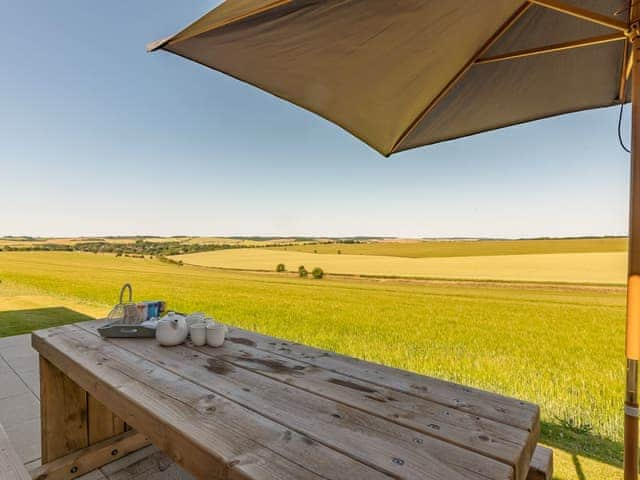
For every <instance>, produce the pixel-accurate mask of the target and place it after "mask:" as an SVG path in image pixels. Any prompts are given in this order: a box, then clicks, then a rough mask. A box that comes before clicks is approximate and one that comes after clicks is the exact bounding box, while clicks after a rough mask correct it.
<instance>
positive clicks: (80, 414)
mask: <svg viewBox="0 0 640 480" xmlns="http://www.w3.org/2000/svg"><path fill="white" fill-rule="evenodd" d="M40 422H41V442H42V462H43V463H47V462H50V461H52V460H55V459H57V458H60V457H63V456H65V455H67V454H68V453H71V452H73V451H75V450H80V449H82V448H85V447H86V446H88V444H89V438H88V428H87V395H86V392H85V391H84V390H83V389H82V388H80V387H79V386H78V385H77V384H75V383H74V382H73V381H72V380H71V379H70V378H69V377H67V376H66V375H65V374H64V373H62V372H61V371H60V370H59V369H58V368H57V367H55V366H54V365H53V364H52V363H51V362H49V361H48V360H47V359H46V358H44V357H42V356H40Z"/></svg>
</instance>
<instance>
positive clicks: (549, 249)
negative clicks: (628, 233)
mask: <svg viewBox="0 0 640 480" xmlns="http://www.w3.org/2000/svg"><path fill="white" fill-rule="evenodd" d="M272 248H274V247H269V249H272ZM275 248H276V249H281V250H287V251H295V252H307V253H324V254H327V253H330V254H337V253H338V251H340V252H341V253H342V254H346V255H383V256H386V255H388V256H392V257H410V258H426V257H475V256H488V255H492V256H493V255H532V254H545V253H595V252H626V251H627V239H626V238H612V237H609V238H575V239H574V238H567V239H548V240H473V241H466V240H463V241H461V240H452V241H433V240H425V241H401V242H393V241H382V242H367V243H331V244H324V245H304V244H300V245H294V246H286V247H275Z"/></svg>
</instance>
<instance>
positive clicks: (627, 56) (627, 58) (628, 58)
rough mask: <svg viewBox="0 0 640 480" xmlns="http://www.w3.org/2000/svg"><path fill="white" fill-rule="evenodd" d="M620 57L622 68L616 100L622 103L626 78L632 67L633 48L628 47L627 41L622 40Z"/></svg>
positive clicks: (625, 88)
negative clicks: (622, 47) (622, 49)
mask: <svg viewBox="0 0 640 480" xmlns="http://www.w3.org/2000/svg"><path fill="white" fill-rule="evenodd" d="M622 55H623V57H622V69H621V70H620V88H619V90H618V101H619V102H620V103H624V101H625V93H626V90H627V80H628V79H629V75H630V74H631V69H632V67H633V49H630V48H629V42H624V52H623V54H622Z"/></svg>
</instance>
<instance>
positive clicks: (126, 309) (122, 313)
mask: <svg viewBox="0 0 640 480" xmlns="http://www.w3.org/2000/svg"><path fill="white" fill-rule="evenodd" d="M125 290H129V301H128V302H125V301H124V292H125ZM107 319H109V320H111V322H118V323H121V324H126V325H132V324H135V323H138V322H139V320H138V310H137V307H136V304H135V303H134V301H133V289H132V288H131V285H130V284H129V283H125V284H124V285H123V286H122V289H121V290H120V301H119V303H118V304H117V305H116V306H115V307H113V309H111V311H110V312H109V315H107Z"/></svg>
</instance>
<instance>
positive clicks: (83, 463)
mask: <svg viewBox="0 0 640 480" xmlns="http://www.w3.org/2000/svg"><path fill="white" fill-rule="evenodd" d="M148 445H149V439H148V438H147V437H145V436H144V435H142V434H140V433H137V432H135V431H130V432H127V433H122V434H120V435H118V436H116V437H114V438H109V439H107V440H103V441H102V442H97V443H95V444H94V445H91V446H90V447H87V448H83V449H82V450H77V451H75V452H73V453H70V454H69V455H65V456H64V457H60V458H58V459H57V460H54V461H52V462H50V463H46V464H44V465H42V466H40V467H38V468H36V469H34V470H33V471H32V472H31V477H30V478H33V480H67V479H72V478H76V477H79V476H81V475H84V474H85V473H89V472H92V471H93V470H96V469H97V468H100V467H101V466H103V465H106V464H107V463H110V462H113V461H115V460H118V459H119V458H122V457H124V456H126V455H129V454H130V453H132V452H135V451H136V450H139V449H141V448H143V447H146V446H148Z"/></svg>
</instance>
